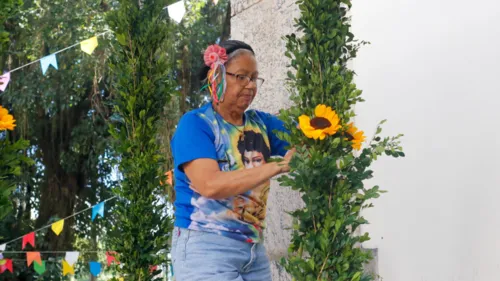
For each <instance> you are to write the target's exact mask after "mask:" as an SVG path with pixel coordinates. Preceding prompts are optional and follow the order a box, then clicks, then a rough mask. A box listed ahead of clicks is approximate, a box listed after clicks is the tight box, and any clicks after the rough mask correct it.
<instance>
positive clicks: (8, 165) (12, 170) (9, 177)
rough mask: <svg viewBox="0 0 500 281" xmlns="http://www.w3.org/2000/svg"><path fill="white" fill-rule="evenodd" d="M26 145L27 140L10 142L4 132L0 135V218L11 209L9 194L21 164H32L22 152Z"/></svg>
mask: <svg viewBox="0 0 500 281" xmlns="http://www.w3.org/2000/svg"><path fill="white" fill-rule="evenodd" d="M0 134H1V133H0ZM28 145H29V142H28V141H27V140H18V141H16V142H14V143H12V142H11V141H10V140H9V139H7V138H6V136H5V133H4V136H3V137H2V136H1V135H0V220H3V219H4V218H5V216H7V215H8V214H9V213H10V212H11V211H12V197H11V196H12V192H13V191H14V190H15V189H16V187H17V186H16V182H17V180H18V177H19V176H20V175H21V165H22V164H23V163H24V164H27V165H32V164H33V161H32V160H31V159H30V158H28V157H26V156H24V154H23V152H24V150H25V149H26V148H27V147H28Z"/></svg>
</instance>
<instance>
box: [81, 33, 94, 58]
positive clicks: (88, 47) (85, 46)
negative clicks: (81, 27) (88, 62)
mask: <svg viewBox="0 0 500 281" xmlns="http://www.w3.org/2000/svg"><path fill="white" fill-rule="evenodd" d="M80 47H81V48H82V51H84V52H85V53H87V54H89V55H91V54H92V52H93V51H94V49H95V48H96V47H97V36H94V37H92V38H90V39H87V40H84V41H82V42H80Z"/></svg>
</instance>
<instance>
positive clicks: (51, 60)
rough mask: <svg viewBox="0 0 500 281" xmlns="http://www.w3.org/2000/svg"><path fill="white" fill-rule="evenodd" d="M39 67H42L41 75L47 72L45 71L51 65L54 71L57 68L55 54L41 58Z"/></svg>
mask: <svg viewBox="0 0 500 281" xmlns="http://www.w3.org/2000/svg"><path fill="white" fill-rule="evenodd" d="M40 65H41V66H42V73H43V75H45V72H47V69H49V66H51V65H52V67H54V68H55V69H58V68H57V58H56V54H51V55H48V56H46V57H43V58H41V59H40Z"/></svg>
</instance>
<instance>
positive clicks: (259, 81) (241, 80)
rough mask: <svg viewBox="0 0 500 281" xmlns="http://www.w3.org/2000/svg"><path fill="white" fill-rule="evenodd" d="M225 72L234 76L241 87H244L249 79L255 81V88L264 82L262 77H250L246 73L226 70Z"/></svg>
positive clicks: (248, 82)
mask: <svg viewBox="0 0 500 281" xmlns="http://www.w3.org/2000/svg"><path fill="white" fill-rule="evenodd" d="M226 74H229V75H231V76H233V77H235V78H236V81H237V82H238V84H239V85H240V86H242V87H246V86H247V85H248V84H250V81H252V82H254V83H255V85H256V86H257V88H259V87H260V86H262V84H264V81H265V80H264V79H263V78H251V77H249V76H246V75H241V74H234V73H231V72H227V71H226Z"/></svg>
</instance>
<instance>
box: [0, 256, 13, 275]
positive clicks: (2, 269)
mask: <svg viewBox="0 0 500 281" xmlns="http://www.w3.org/2000/svg"><path fill="white" fill-rule="evenodd" d="M6 270H8V271H10V273H14V267H13V266H12V260H11V259H6V260H5V263H4V264H3V265H1V266H0V273H4V272H5V271H6Z"/></svg>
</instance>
